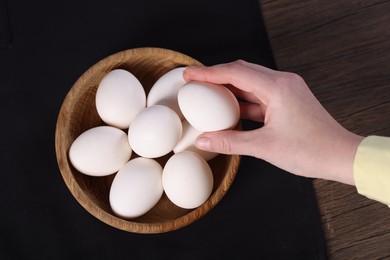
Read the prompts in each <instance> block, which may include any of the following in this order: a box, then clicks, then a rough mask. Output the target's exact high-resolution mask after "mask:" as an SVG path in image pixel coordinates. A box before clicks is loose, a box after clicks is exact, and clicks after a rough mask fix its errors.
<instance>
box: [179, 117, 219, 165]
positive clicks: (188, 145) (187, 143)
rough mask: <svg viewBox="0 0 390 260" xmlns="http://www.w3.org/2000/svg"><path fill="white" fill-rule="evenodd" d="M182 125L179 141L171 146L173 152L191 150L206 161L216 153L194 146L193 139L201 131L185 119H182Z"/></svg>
mask: <svg viewBox="0 0 390 260" xmlns="http://www.w3.org/2000/svg"><path fill="white" fill-rule="evenodd" d="M182 125H183V134H182V136H181V139H180V141H179V142H178V143H177V145H176V146H175V148H173V152H174V153H179V152H183V151H192V152H195V153H197V154H199V155H200V156H202V157H203V158H204V159H205V160H206V161H209V160H211V159H213V158H215V157H216V156H217V155H218V153H213V152H207V151H203V150H199V149H198V148H196V147H195V140H196V138H197V137H198V136H199V135H200V134H201V133H202V132H201V131H199V130H197V129H195V128H194V127H192V126H191V124H190V123H188V121H187V120H183V121H182Z"/></svg>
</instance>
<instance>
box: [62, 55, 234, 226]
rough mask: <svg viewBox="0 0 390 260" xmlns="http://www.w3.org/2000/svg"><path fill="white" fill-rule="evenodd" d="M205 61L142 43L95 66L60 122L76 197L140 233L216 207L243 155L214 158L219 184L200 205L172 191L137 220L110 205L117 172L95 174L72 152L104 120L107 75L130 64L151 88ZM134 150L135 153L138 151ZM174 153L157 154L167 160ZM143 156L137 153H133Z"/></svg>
mask: <svg viewBox="0 0 390 260" xmlns="http://www.w3.org/2000/svg"><path fill="white" fill-rule="evenodd" d="M187 65H198V66H202V64H201V63H200V62H198V61H196V60H195V59H193V58H191V57H189V56H187V55H185V54H182V53H178V52H175V51H172V50H167V49H161V48H137V49H130V50H126V51H122V52H119V53H116V54H113V55H111V56H109V57H107V58H105V59H103V60H102V61H100V62H98V63H97V64H95V65H94V66H92V67H91V68H89V69H88V70H87V71H86V72H85V73H84V74H83V75H81V77H80V78H79V79H78V80H77V82H76V83H75V84H74V85H73V87H72V88H71V90H70V91H69V93H68V94H67V96H66V98H65V100H64V102H63V105H62V107H61V110H60V113H59V116H58V119H57V126H56V140H55V143H56V155H57V161H58V165H59V168H60V171H61V174H62V176H63V179H64V181H65V183H66V185H67V186H68V188H69V190H70V191H71V193H72V194H73V196H74V197H75V198H76V200H77V201H78V202H79V203H80V204H81V205H82V206H83V207H84V208H85V209H86V210H87V211H89V212H90V213H91V214H92V215H94V216H95V217H96V218H98V219H100V220H101V221H103V222H105V223H107V224H109V225H111V226H113V227H116V228H118V229H121V230H125V231H129V232H136V233H161V232H167V231H172V230H175V229H178V228H181V227H183V226H186V225H189V224H190V223H192V222H194V221H195V220H197V219H199V218H200V217H202V216H203V215H204V214H206V213H207V212H208V211H209V210H211V209H212V208H213V207H214V206H215V205H216V204H217V203H218V202H219V201H220V200H221V199H222V197H223V196H224V194H225V193H226V192H227V190H228V189H229V187H230V186H231V184H232V182H233V180H234V178H235V175H236V173H237V170H238V166H239V162H240V156H238V155H233V156H226V155H218V156H217V157H216V158H214V159H213V160H211V161H209V165H210V167H211V169H212V172H213V177H214V187H213V191H212V194H211V195H210V197H209V199H208V200H207V201H206V202H205V203H204V204H203V205H201V206H200V207H198V208H195V209H191V210H189V209H182V208H179V207H177V206H175V205H174V204H173V203H172V202H171V201H169V199H168V198H167V196H166V195H163V196H162V198H161V199H160V201H159V202H158V203H157V205H156V206H155V207H154V208H153V209H151V210H150V211H149V212H147V213H146V214H144V215H142V216H140V217H138V218H134V219H131V220H128V219H122V218H119V217H117V216H115V215H114V213H113V212H112V210H111V207H110V205H109V200H108V198H109V190H110V187H111V183H112V181H113V178H114V175H115V174H113V175H110V176H105V177H92V176H87V175H85V174H82V173H80V172H78V171H77V170H76V169H74V168H73V167H72V165H71V163H70V161H69V158H68V151H69V148H70V146H71V144H72V143H73V141H74V140H75V139H76V138H77V137H78V136H79V135H80V134H81V133H83V132H84V131H86V130H87V129H90V128H92V127H95V126H99V125H104V123H103V122H102V120H101V119H100V118H99V115H98V113H97V110H96V106H95V94H96V91H97V88H98V85H99V83H100V81H101V79H102V78H103V77H104V76H105V75H106V74H107V73H108V72H110V71H111V70H113V69H119V68H120V69H125V70H128V71H130V72H131V73H133V74H134V75H135V76H136V77H137V78H138V79H139V80H140V82H141V83H142V85H143V87H144V89H145V92H146V94H147V93H148V92H149V90H150V88H151V87H152V85H153V84H154V82H155V81H156V80H157V79H158V78H160V77H161V76H162V75H163V74H165V73H166V72H168V71H169V70H171V69H173V68H176V67H181V66H187ZM133 154H134V153H133ZM171 155H172V153H171V154H168V155H166V156H163V157H160V158H156V160H157V161H158V162H159V163H160V164H161V166H164V164H165V162H166V161H167V160H168V159H169V157H170V156H171ZM135 156H137V155H136V154H134V155H133V156H132V158H134V157H135Z"/></svg>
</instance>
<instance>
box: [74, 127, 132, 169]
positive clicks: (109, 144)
mask: <svg viewBox="0 0 390 260" xmlns="http://www.w3.org/2000/svg"><path fill="white" fill-rule="evenodd" d="M131 153H132V150H131V148H130V145H129V142H128V138H127V134H126V133H125V132H123V131H122V130H120V129H118V128H115V127H111V126H98V127H94V128H91V129H89V130H87V131H85V132H83V133H82V134H81V135H80V136H78V137H77V138H76V139H75V140H74V142H73V143H72V145H71V146H70V150H69V159H70V162H71V164H72V165H73V166H74V167H75V168H76V169H77V170H78V171H79V172H81V173H84V174H87V175H91V176H105V175H109V174H113V173H115V172H117V171H118V170H119V169H120V168H121V167H122V166H123V165H124V164H125V163H126V162H128V161H129V159H130V157H131Z"/></svg>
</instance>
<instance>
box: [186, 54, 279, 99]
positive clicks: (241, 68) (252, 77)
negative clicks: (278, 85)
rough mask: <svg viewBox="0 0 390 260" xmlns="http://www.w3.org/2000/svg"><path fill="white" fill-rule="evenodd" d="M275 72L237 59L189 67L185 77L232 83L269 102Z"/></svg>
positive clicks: (218, 82) (187, 78)
mask: <svg viewBox="0 0 390 260" xmlns="http://www.w3.org/2000/svg"><path fill="white" fill-rule="evenodd" d="M275 73H276V72H275V71H273V70H271V69H268V68H265V67H263V66H260V65H255V64H249V63H247V62H245V61H235V62H232V63H225V64H219V65H214V66H211V67H187V68H186V69H185V70H184V73H183V77H184V79H185V80H186V81H191V80H197V81H206V82H211V83H215V84H231V85H233V86H235V87H236V88H238V89H240V90H242V91H244V92H249V93H253V94H254V95H255V96H257V97H258V98H259V99H261V100H262V101H263V102H264V103H268V101H269V94H270V93H271V91H272V85H273V76H274V74H275Z"/></svg>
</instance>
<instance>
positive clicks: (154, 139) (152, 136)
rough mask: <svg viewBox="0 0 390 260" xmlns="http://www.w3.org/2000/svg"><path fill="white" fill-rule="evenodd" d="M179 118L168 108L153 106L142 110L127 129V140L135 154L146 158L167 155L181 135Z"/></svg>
mask: <svg viewBox="0 0 390 260" xmlns="http://www.w3.org/2000/svg"><path fill="white" fill-rule="evenodd" d="M182 131H183V130H182V124H181V121H180V118H179V116H178V115H177V114H176V113H175V112H174V111H173V110H172V109H170V108H169V107H166V106H161V105H154V106H150V107H147V108H145V109H143V110H142V111H141V112H140V113H139V114H138V115H137V116H136V118H134V120H133V122H132V123H131V125H130V127H129V132H128V138H129V143H130V146H131V148H132V149H133V151H134V152H135V153H137V154H138V155H140V156H143V157H146V158H157V157H161V156H163V155H166V154H168V153H169V152H171V151H172V149H173V148H174V147H175V145H176V144H177V142H178V141H179V140H180V138H181V135H182Z"/></svg>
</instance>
